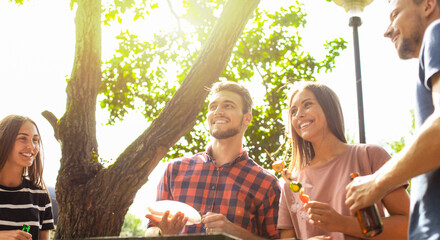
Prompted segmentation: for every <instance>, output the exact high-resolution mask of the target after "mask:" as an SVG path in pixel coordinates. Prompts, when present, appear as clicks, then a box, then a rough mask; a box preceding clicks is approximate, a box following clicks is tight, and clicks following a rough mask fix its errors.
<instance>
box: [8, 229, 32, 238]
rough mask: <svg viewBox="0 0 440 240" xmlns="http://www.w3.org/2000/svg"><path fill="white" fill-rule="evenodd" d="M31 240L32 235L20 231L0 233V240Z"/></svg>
mask: <svg viewBox="0 0 440 240" xmlns="http://www.w3.org/2000/svg"><path fill="white" fill-rule="evenodd" d="M11 239H12V240H32V234H30V233H27V232H25V231H21V230H9V231H0V240H11Z"/></svg>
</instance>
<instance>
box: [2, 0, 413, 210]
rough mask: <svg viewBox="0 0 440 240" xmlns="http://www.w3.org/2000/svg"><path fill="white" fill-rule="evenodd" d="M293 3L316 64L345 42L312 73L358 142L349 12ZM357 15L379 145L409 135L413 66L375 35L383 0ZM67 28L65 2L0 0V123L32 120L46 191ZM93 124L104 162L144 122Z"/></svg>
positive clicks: (67, 69) (67, 63) (107, 50)
mask: <svg viewBox="0 0 440 240" xmlns="http://www.w3.org/2000/svg"><path fill="white" fill-rule="evenodd" d="M273 1H274V0H261V4H260V5H263V4H264V5H269V4H273ZM300 2H303V3H305V9H306V12H307V14H308V16H307V21H308V23H307V25H306V29H305V30H304V32H303V33H301V36H303V45H304V48H305V49H306V50H307V51H310V52H311V53H312V55H313V56H316V57H317V58H319V56H320V54H321V51H322V49H323V47H322V44H323V43H324V42H325V40H332V39H334V38H336V37H343V38H344V39H345V40H346V41H347V42H348V43H349V44H348V47H347V49H346V50H345V51H343V52H342V54H341V56H340V57H339V58H338V59H337V62H336V69H335V70H334V71H333V72H332V73H327V74H324V73H322V74H319V75H318V77H317V79H318V81H321V82H324V83H326V84H328V85H329V86H330V87H332V88H333V89H334V90H335V91H336V93H337V94H338V96H339V98H340V100H341V103H342V106H343V111H344V116H345V122H346V128H347V132H348V134H349V135H351V136H354V138H355V140H356V141H358V139H359V137H358V127H357V125H358V118H357V116H358V115H357V102H356V101H357V100H356V85H355V67H354V66H355V65H354V54H353V44H352V42H353V32H352V28H351V27H349V26H348V20H349V14H348V13H346V12H345V10H344V9H343V8H342V7H339V6H337V5H336V4H334V3H329V2H326V1H325V0H301V1H300ZM165 6H166V4H165ZM361 17H362V21H363V24H362V26H360V28H359V39H360V57H361V72H362V81H363V96H364V115H365V129H366V140H367V143H375V144H383V143H384V142H386V141H390V140H398V139H400V137H401V136H406V135H408V133H409V129H410V126H411V125H410V124H411V122H410V121H411V118H410V113H409V111H410V109H413V108H414V96H413V95H414V94H413V91H412V87H413V85H415V81H416V78H417V61H416V60H409V61H402V60H400V59H398V57H397V54H396V52H395V49H394V46H393V45H392V44H391V41H390V40H389V39H385V38H384V37H383V32H384V31H385V28H386V27H387V25H388V13H387V6H386V1H383V0H376V1H374V2H373V3H372V4H371V5H369V6H367V7H366V8H365V10H364V12H363V15H362V16H361ZM170 20H171V22H167V21H170ZM171 24H175V21H173V19H172V18H170V17H168V18H166V19H162V20H160V21H154V24H153V25H154V26H155V27H156V28H161V27H164V26H166V25H171ZM150 26H151V25H150ZM74 29H75V26H74V13H73V12H71V11H70V8H69V1H67V0H65V1H60V0H39V1H30V2H26V3H25V5H23V6H20V7H18V6H16V5H14V4H12V3H9V2H8V1H0V30H1V38H0V76H1V77H0V102H2V107H1V109H0V118H3V117H5V116H6V115H9V114H22V115H26V116H29V117H31V118H32V119H34V120H35V121H36V122H37V124H38V126H39V129H40V133H41V135H42V139H43V141H44V151H45V155H46V157H45V164H46V165H45V174H44V179H45V181H46V183H47V184H48V185H50V186H53V185H55V181H56V175H57V173H58V168H59V159H60V156H61V152H60V148H59V145H58V143H57V142H56V141H55V139H54V137H53V130H52V127H51V126H50V125H49V123H48V122H47V121H46V120H45V119H44V118H43V117H42V116H41V112H43V111H44V110H49V111H52V112H53V113H54V114H55V115H56V116H57V117H58V118H60V117H61V116H62V114H63V113H64V110H65V100H66V94H65V88H66V81H65V79H66V76H68V75H70V73H71V69H72V62H73V54H74V46H75V39H74V38H75V36H74V31H75V30H74ZM114 32H115V31H113V32H112V31H111V30H109V29H108V28H104V29H103V49H102V50H103V58H108V57H110V56H111V54H112V51H113V49H114V47H115V44H114V42H113V38H112V34H114ZM145 32H151V30H150V29H149V30H147V29H146V30H145ZM97 122H98V129H97V131H98V132H97V137H98V143H99V153H100V155H101V157H103V158H105V159H109V158H112V159H115V158H116V157H117V156H118V155H119V153H121V152H122V151H123V150H124V149H125V148H126V147H127V146H128V145H129V144H130V143H131V142H132V141H133V140H134V139H135V138H136V137H137V136H138V134H139V133H140V132H142V131H143V130H144V128H145V121H144V120H143V118H142V116H140V114H136V113H133V114H130V115H129V116H128V117H127V118H126V120H125V121H124V122H122V123H117V124H116V125H115V126H113V127H108V126H105V125H104V123H105V122H106V113H105V111H103V110H101V109H99V108H98V112H97ZM162 172H163V166H162V167H158V168H156V169H155V171H154V172H153V173H152V175H151V176H150V179H151V180H150V181H149V182H148V183H147V184H146V185H145V186H144V187H143V188H142V189H141V190H140V191H139V192H138V194H137V198H136V199H135V202H134V203H133V205H132V207H131V209H130V212H131V213H133V214H136V215H137V216H138V217H139V218H143V215H144V213H145V204H147V203H148V202H151V201H154V198H155V196H152V195H151V192H152V191H155V190H156V186H157V182H158V176H160V175H161V174H162Z"/></svg>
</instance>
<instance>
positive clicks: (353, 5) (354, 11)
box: [333, 0, 373, 143]
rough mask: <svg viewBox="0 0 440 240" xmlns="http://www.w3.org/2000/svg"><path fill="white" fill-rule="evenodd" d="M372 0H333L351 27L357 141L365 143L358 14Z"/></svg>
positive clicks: (359, 21) (360, 21) (359, 20)
mask: <svg viewBox="0 0 440 240" xmlns="http://www.w3.org/2000/svg"><path fill="white" fill-rule="evenodd" d="M372 1H373V0H333V2H335V3H336V4H337V5H339V6H342V7H343V8H344V9H345V11H346V12H349V13H350V14H351V15H352V16H351V17H350V21H349V24H348V25H349V26H350V27H353V42H354V43H353V46H354V61H355V67H356V91H357V104H358V120H359V142H360V143H365V121H364V103H363V96H362V77H361V61H360V54H359V33H358V27H359V26H360V25H361V24H362V20H361V18H360V17H359V16H358V15H359V14H360V13H361V12H362V11H363V10H364V7H365V6H367V5H368V4H370V3H371V2H372Z"/></svg>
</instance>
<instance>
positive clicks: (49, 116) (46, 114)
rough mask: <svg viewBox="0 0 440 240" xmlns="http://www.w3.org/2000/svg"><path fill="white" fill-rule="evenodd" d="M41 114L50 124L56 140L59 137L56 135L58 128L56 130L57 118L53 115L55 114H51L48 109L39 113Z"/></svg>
mask: <svg viewBox="0 0 440 240" xmlns="http://www.w3.org/2000/svg"><path fill="white" fill-rule="evenodd" d="M41 115H43V117H44V118H46V120H47V121H48V122H49V124H50V125H51V126H52V128H53V132H54V134H53V135H54V137H55V139H56V140H57V141H59V140H60V137H59V136H58V130H57V123H58V118H57V117H56V116H55V114H53V113H52V112H50V111H47V110H46V111H44V112H42V113H41Z"/></svg>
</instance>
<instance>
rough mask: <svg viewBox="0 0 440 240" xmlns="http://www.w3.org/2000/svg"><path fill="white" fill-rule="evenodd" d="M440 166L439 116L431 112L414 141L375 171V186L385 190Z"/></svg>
mask: <svg viewBox="0 0 440 240" xmlns="http://www.w3.org/2000/svg"><path fill="white" fill-rule="evenodd" d="M439 167H440V117H439V114H437V113H436V114H433V115H432V116H431V117H430V118H429V119H428V120H427V121H426V123H425V124H424V125H423V126H422V128H421V131H420V133H419V134H418V135H417V137H416V138H415V139H414V141H413V142H412V143H411V144H409V145H407V146H406V147H405V148H404V149H403V150H402V151H401V152H400V153H399V154H398V155H396V157H394V158H392V159H391V160H390V161H388V162H387V163H386V164H385V165H384V166H383V167H381V168H380V169H379V170H378V171H377V172H376V182H377V186H378V187H380V188H383V189H385V190H386V191H389V190H392V189H393V188H395V187H397V186H399V185H401V184H403V183H404V182H406V181H408V180H410V179H411V178H413V177H416V176H418V175H420V174H423V173H426V172H429V171H432V170H435V169H437V168H439Z"/></svg>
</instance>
